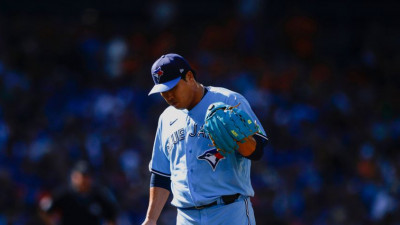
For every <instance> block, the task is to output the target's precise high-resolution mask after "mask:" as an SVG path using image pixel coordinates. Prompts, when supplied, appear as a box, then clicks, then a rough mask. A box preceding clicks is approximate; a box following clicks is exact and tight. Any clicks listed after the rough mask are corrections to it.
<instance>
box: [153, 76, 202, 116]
mask: <svg viewBox="0 0 400 225" xmlns="http://www.w3.org/2000/svg"><path fill="white" fill-rule="evenodd" d="M190 73H191V72H190ZM188 75H189V73H188ZM188 75H187V76H186V81H185V80H183V79H181V80H180V81H179V82H178V84H177V85H176V86H175V87H174V88H172V89H171V90H169V91H166V92H161V96H162V97H163V98H164V99H165V101H166V102H167V103H168V104H169V105H171V106H173V107H175V108H177V109H191V108H192V105H193V96H194V89H193V84H194V83H195V82H196V81H195V80H194V79H193V75H190V76H188Z"/></svg>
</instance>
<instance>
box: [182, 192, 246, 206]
mask: <svg viewBox="0 0 400 225" xmlns="http://www.w3.org/2000/svg"><path fill="white" fill-rule="evenodd" d="M239 196H240V194H239V193H237V194H234V195H223V196H221V199H222V202H223V203H224V205H229V204H231V203H233V202H235V200H236V199H238V198H239ZM214 205H218V201H214V202H211V203H210V204H207V205H201V206H193V207H189V208H183V209H205V208H208V207H211V206H214Z"/></svg>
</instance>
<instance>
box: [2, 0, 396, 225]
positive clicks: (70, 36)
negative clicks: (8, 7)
mask: <svg viewBox="0 0 400 225" xmlns="http://www.w3.org/2000/svg"><path fill="white" fill-rule="evenodd" d="M150 2H151V4H150V3H149V8H151V10H149V8H147V11H145V12H144V13H143V14H141V15H144V16H143V18H142V19H140V16H141V15H130V14H129V13H126V12H125V14H121V15H120V14H118V13H116V12H111V13H107V11H106V10H105V9H103V10H97V9H95V8H87V9H83V10H81V11H80V12H79V14H77V15H75V16H65V15H62V16H58V15H55V14H52V13H49V12H47V13H43V14H41V13H35V12H23V13H5V12H2V14H0V225H6V224H12V225H20V224H21V225H22V224H42V222H41V220H40V218H39V216H38V213H37V212H38V202H39V200H40V198H41V197H43V196H44V195H46V194H48V193H50V192H52V191H54V190H55V189H57V188H58V187H60V186H67V185H68V176H69V173H70V168H71V166H72V165H73V164H74V163H75V162H76V161H78V160H80V159H86V160H88V161H89V162H90V164H91V165H92V166H93V167H94V169H95V177H96V181H97V182H98V183H100V184H102V185H104V186H106V187H108V188H109V189H110V191H111V192H112V193H113V194H114V195H115V198H116V200H117V202H118V206H119V216H118V224H122V225H125V224H127V225H129V224H131V225H135V224H140V223H141V221H142V220H143V219H144V216H145V213H146V209H147V201H148V187H149V175H150V173H149V171H148V162H149V160H150V157H151V151H152V146H153V141H154V135H155V130H156V126H157V120H158V116H159V114H160V113H161V112H162V111H163V109H164V108H165V107H167V104H166V103H165V102H164V100H163V99H162V98H161V97H160V96H158V95H154V96H148V95H147V94H148V92H149V90H150V89H151V87H152V86H153V81H152V78H151V74H150V67H151V64H152V63H153V62H154V60H156V59H157V58H158V57H159V56H160V55H162V54H165V53H169V52H175V53H178V54H181V55H183V56H184V57H185V58H187V59H188V61H189V62H190V63H191V65H192V66H193V67H194V68H195V69H196V71H197V74H198V75H197V77H198V80H199V81H200V82H201V83H203V84H204V85H206V86H223V87H227V88H229V89H232V90H234V91H237V92H239V93H242V94H243V95H244V96H245V97H246V98H247V99H248V100H249V102H250V104H251V105H252V107H253V110H254V111H255V113H256V114H257V115H258V117H259V119H260V120H261V122H262V124H263V126H264V128H265V130H266V132H267V134H268V136H269V137H270V144H269V146H268V147H267V148H266V149H265V154H264V157H263V159H262V160H261V161H259V162H254V163H253V165H252V182H253V187H254V189H255V193H256V194H255V196H254V198H252V202H253V206H254V209H255V214H256V219H257V223H258V224H277V225H279V224H287V225H309V224H313V225H328V224H346V225H352V224H354V225H365V224H366V225H369V224H371V225H378V224H382V225H383V224H385V225H386V224H390V225H398V224H400V214H399V213H398V212H399V209H400V207H399V199H400V175H399V173H400V142H399V140H400V100H399V96H400V88H399V87H400V76H399V73H400V66H399V65H400V31H399V29H398V26H396V23H395V22H394V21H393V19H392V17H391V16H393V15H394V14H391V13H392V12H393V11H392V9H393V6H395V5H396V4H395V3H390V4H389V3H386V4H385V3H379V4H378V3H374V4H375V5H374V4H373V3H369V4H367V3H365V4H366V5H365V6H364V7H359V8H357V10H353V9H355V8H356V4H355V3H354V4H350V3H348V4H349V5H347V6H344V5H341V3H340V1H339V3H338V2H336V1H335V2H334V1H327V2H326V3H324V4H322V3H319V2H318V1H311V3H310V4H307V5H300V4H295V1H287V2H286V3H283V2H280V1H261V0H250V1H234V3H233V4H222V3H227V1H221V2H222V3H221V4H218V3H212V1H204V2H203V4H200V3H198V4H199V6H196V4H195V3H193V4H188V3H186V4H185V5H180V4H178V1H172V0H171V1H167V0H164V1H150ZM205 4H212V7H207V6H206V5H205ZM343 4H344V2H343ZM398 6H399V4H397V8H398ZM213 7H214V8H213ZM394 8H396V7H394ZM196 9H197V10H196ZM206 9H207V10H208V11H207V10H206ZM126 11H129V10H126ZM166 208H167V209H166V210H164V212H163V213H162V216H161V218H160V221H159V224H161V225H168V224H174V223H175V222H174V220H175V215H176V211H175V209H174V208H173V207H172V206H170V205H168V206H166Z"/></svg>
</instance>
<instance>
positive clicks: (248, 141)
mask: <svg viewBox="0 0 400 225" xmlns="http://www.w3.org/2000/svg"><path fill="white" fill-rule="evenodd" d="M237 144H238V146H239V148H238V152H239V153H240V154H241V155H242V156H244V157H246V156H249V155H251V154H253V152H254V151H255V150H256V146H257V142H256V140H255V139H254V138H253V136H248V137H247V138H245V141H244V142H243V143H241V142H237Z"/></svg>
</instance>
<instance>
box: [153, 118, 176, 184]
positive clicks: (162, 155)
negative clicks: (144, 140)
mask: <svg viewBox="0 0 400 225" xmlns="http://www.w3.org/2000/svg"><path fill="white" fill-rule="evenodd" d="M162 125H163V124H162V117H160V119H159V120H158V127H157V133H156V137H155V140H154V146H153V154H152V156H151V161H150V163H149V170H150V172H152V173H155V174H158V175H160V176H164V177H170V176H171V170H170V161H169V159H168V157H167V155H166V149H165V147H164V145H163V140H162V129H163V127H162Z"/></svg>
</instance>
